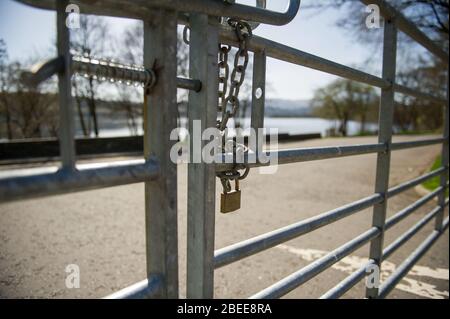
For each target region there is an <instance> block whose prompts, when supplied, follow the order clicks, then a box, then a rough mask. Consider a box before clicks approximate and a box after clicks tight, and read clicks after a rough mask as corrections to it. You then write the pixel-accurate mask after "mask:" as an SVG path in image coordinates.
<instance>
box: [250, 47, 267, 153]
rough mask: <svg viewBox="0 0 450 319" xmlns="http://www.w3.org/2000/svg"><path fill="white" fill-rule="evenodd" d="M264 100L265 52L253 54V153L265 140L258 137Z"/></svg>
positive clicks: (260, 147)
mask: <svg viewBox="0 0 450 319" xmlns="http://www.w3.org/2000/svg"><path fill="white" fill-rule="evenodd" d="M265 100H266V52H265V51H255V53H254V54H253V84H252V117H251V128H253V129H254V130H255V133H256V149H255V152H258V151H261V150H262V145H263V143H264V142H265V140H260V139H259V137H258V129H259V128H263V127H264V105H265Z"/></svg>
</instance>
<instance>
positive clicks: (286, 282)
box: [250, 227, 380, 299]
mask: <svg viewBox="0 0 450 319" xmlns="http://www.w3.org/2000/svg"><path fill="white" fill-rule="evenodd" d="M379 235H380V230H379V229H378V228H376V227H372V228H371V229H369V230H367V231H365V232H364V233H362V234H361V235H359V236H357V237H355V238H353V239H352V240H350V241H349V242H347V243H345V244H344V245H342V246H340V247H338V248H337V249H335V250H333V251H332V252H330V253H328V254H327V255H325V256H323V257H322V258H319V259H317V260H316V261H314V262H313V263H311V264H309V265H308V266H306V267H304V268H302V269H300V270H299V271H297V272H295V273H293V274H291V275H289V276H287V277H285V278H284V279H282V280H280V281H278V282H277V283H275V284H273V285H272V286H270V287H268V288H266V289H264V290H262V291H260V292H258V293H257V294H255V295H253V296H251V297H250V298H251V299H269V298H279V297H282V296H284V295H285V294H287V293H288V292H290V291H292V290H294V289H295V288H297V287H298V286H300V285H302V284H303V283H305V282H307V281H308V280H310V279H312V278H314V277H315V276H317V275H318V274H320V273H321V272H322V271H324V270H326V269H327V268H329V267H331V266H332V265H334V264H335V263H337V262H338V261H339V260H341V259H342V258H344V257H346V256H348V255H349V254H351V253H352V252H354V251H355V250H356V249H358V248H360V247H361V246H363V245H364V244H366V243H368V242H369V241H370V240H372V239H374V238H376V237H377V236H379Z"/></svg>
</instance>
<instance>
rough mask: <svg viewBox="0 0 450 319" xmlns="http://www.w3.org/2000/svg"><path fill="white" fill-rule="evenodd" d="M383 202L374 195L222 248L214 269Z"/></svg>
mask: <svg viewBox="0 0 450 319" xmlns="http://www.w3.org/2000/svg"><path fill="white" fill-rule="evenodd" d="M382 200H383V197H382V196H381V195H379V194H374V195H371V196H369V197H366V198H363V199H361V200H358V201H356V202H353V203H351V204H348V205H345V206H342V207H339V208H336V209H333V210H330V211H328V212H326V213H323V214H320V215H318V216H314V217H311V218H308V219H305V220H303V221H300V222H298V223H295V224H292V225H289V226H286V227H283V228H279V229H277V230H274V231H271V232H268V233H266V234H262V235H259V236H256V237H253V238H250V239H247V240H244V241H241V242H239V243H236V244H233V245H230V246H228V247H224V248H221V249H219V250H216V251H215V254H214V267H215V268H219V267H223V266H225V265H228V264H230V263H232V262H235V261H237V260H240V259H243V258H245V257H248V256H251V255H254V254H256V253H259V252H261V251H263V250H266V249H269V248H271V247H274V246H276V245H279V244H282V243H284V242H286V241H288V240H291V239H294V238H296V237H299V236H301V235H304V234H307V233H309V232H312V231H313V230H315V229H318V228H320V227H323V226H326V225H329V224H331V223H333V222H336V221H338V220H340V219H342V218H344V217H347V216H350V215H352V214H354V213H356V212H358V211H361V210H363V209H366V208H368V207H371V206H373V205H375V204H377V203H380V202H381V201H382Z"/></svg>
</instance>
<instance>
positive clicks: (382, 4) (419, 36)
mask: <svg viewBox="0 0 450 319" xmlns="http://www.w3.org/2000/svg"><path fill="white" fill-rule="evenodd" d="M361 2H362V3H364V4H366V5H369V4H375V5H377V6H378V7H379V8H380V13H381V14H382V15H383V16H384V17H385V18H386V19H393V18H395V24H396V26H397V28H398V29H399V30H400V31H402V32H403V33H405V34H406V35H408V36H409V37H410V38H411V39H413V40H414V41H416V42H417V43H419V44H421V45H422V46H423V47H424V48H426V49H427V50H428V51H430V52H431V53H433V54H434V55H436V56H437V57H439V58H440V59H441V60H442V62H443V63H444V64H446V65H448V53H446V52H445V51H444V50H443V49H442V48H440V47H439V46H438V45H437V44H436V42H434V41H433V40H431V39H430V38H428V36H427V35H426V34H425V33H423V32H422V31H421V30H420V29H419V28H418V27H417V26H416V25H414V24H413V23H412V22H411V21H409V20H408V19H407V18H406V17H405V16H404V15H403V14H402V13H400V12H399V11H398V10H396V9H395V8H394V7H393V6H391V5H390V4H389V3H387V2H386V1H384V0H361Z"/></svg>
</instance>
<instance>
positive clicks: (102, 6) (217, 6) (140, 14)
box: [16, 0, 300, 25]
mask: <svg viewBox="0 0 450 319" xmlns="http://www.w3.org/2000/svg"><path fill="white" fill-rule="evenodd" d="M16 1H19V2H22V3H25V4H28V5H31V6H34V7H38V8H42V9H52V10H54V9H55V1H54V0H39V1H37V0H16ZM71 3H72V4H76V5H78V6H79V7H80V10H81V12H82V13H84V14H97V15H109V16H116V17H124V18H135V19H136V18H138V19H149V14H151V11H152V10H153V9H154V8H161V9H168V10H176V11H180V12H197V13H204V14H208V15H211V16H217V17H222V16H224V17H234V18H237V19H243V20H247V21H253V22H260V23H265V24H272V25H285V24H287V23H289V22H290V21H292V19H294V18H295V16H296V15H297V12H298V10H299V8H300V0H290V2H289V7H288V8H287V9H286V11H285V12H284V13H281V12H275V11H270V10H266V9H261V8H257V7H252V6H247V5H243V4H239V3H234V4H229V3H225V1H223V0H189V1H186V0H171V1H167V0H133V3H131V4H130V2H129V1H128V0H103V1H101V2H99V1H92V0H72V1H71Z"/></svg>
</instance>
